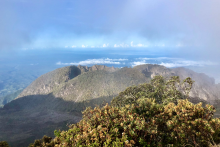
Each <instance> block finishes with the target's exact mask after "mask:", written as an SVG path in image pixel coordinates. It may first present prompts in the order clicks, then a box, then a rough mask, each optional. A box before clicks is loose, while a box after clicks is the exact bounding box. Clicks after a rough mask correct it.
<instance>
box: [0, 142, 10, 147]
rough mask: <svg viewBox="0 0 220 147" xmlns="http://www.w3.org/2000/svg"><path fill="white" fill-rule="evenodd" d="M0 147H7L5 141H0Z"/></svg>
mask: <svg viewBox="0 0 220 147" xmlns="http://www.w3.org/2000/svg"><path fill="white" fill-rule="evenodd" d="M0 147H9V145H8V143H7V142H6V141H0Z"/></svg>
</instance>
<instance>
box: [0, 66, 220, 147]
mask: <svg viewBox="0 0 220 147" xmlns="http://www.w3.org/2000/svg"><path fill="white" fill-rule="evenodd" d="M156 75H162V76H164V77H165V78H166V79H168V78H169V77H171V76H180V79H181V80H182V79H184V78H186V77H192V80H195V83H194V87H193V88H192V92H191V93H190V96H191V101H192V102H194V103H198V102H200V101H204V100H205V98H206V100H207V102H210V103H211V102H212V103H213V102H214V100H215V99H216V98H218V97H219V91H220V90H219V89H220V86H219V85H216V84H214V83H213V79H212V78H210V77H208V76H206V75H204V74H199V73H196V72H193V71H192V70H188V69H185V68H176V69H169V68H166V67H164V66H161V65H153V64H145V65H139V66H135V67H133V68H128V67H124V68H114V67H107V66H104V65H94V66H92V67H86V66H80V65H79V66H67V67H63V68H59V69H56V70H54V71H51V72H49V73H47V74H44V75H42V76H41V77H39V78H38V79H36V80H35V81H34V82H32V83H31V84H30V85H29V86H28V87H27V88H26V89H24V90H23V91H22V92H21V93H20V95H19V96H18V97H17V98H16V99H15V100H13V101H11V102H9V103H7V104H6V105H5V106H4V107H3V108H1V109H0V122H4V123H3V124H2V125H1V126H0V132H5V133H4V134H0V140H6V141H8V142H9V143H10V144H11V145H12V146H16V145H19V146H24V145H25V146H27V144H28V143H31V142H33V139H37V138H42V136H43V135H48V136H53V130H55V129H59V128H60V129H61V128H62V129H64V130H65V127H66V123H69V122H70V123H77V121H79V120H80V119H81V118H82V114H81V112H82V111H83V110H85V108H86V107H89V106H91V107H92V108H94V107H96V106H97V105H99V106H101V105H102V104H103V102H104V104H106V103H110V102H111V100H112V98H113V97H115V96H117V95H118V94H119V93H120V92H121V91H124V90H125V89H126V88H127V87H130V86H133V85H139V84H142V83H148V82H150V80H151V79H152V78H153V77H154V76H156ZM204 97H205V98H204ZM50 124H51V125H50ZM12 128H13V129H15V130H16V131H15V132H14V133H13V132H12V131H11V129H12ZM39 129H40V130H41V131H38V130H39ZM66 129H67V128H66ZM50 131H52V132H50ZM17 134H20V136H19V137H18V136H17ZM10 135H11V137H8V136H10Z"/></svg>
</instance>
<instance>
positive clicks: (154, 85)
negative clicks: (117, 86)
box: [111, 76, 194, 107]
mask: <svg viewBox="0 0 220 147" xmlns="http://www.w3.org/2000/svg"><path fill="white" fill-rule="evenodd" d="M193 82H194V81H192V79H191V78H189V77H188V78H186V79H185V80H183V81H182V82H180V79H179V77H178V76H173V77H171V78H170V79H169V80H167V81H165V79H164V78H163V77H162V76H155V77H154V78H153V79H152V80H151V82H150V83H145V84H140V85H138V86H133V87H128V88H127V89H126V90H125V91H123V92H120V93H119V95H118V96H117V97H115V98H113V100H112V101H111V105H112V106H115V107H123V106H125V105H127V104H135V105H137V100H138V99H141V98H154V99H155V100H156V102H157V103H159V104H163V105H166V104H168V103H169V102H173V103H175V104H177V100H178V99H186V98H188V97H189V92H190V90H191V88H192V84H193Z"/></svg>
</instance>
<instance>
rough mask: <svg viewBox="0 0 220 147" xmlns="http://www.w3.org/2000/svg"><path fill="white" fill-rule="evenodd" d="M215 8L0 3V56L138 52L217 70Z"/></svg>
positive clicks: (159, 2)
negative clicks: (64, 51) (56, 51)
mask: <svg viewBox="0 0 220 147" xmlns="http://www.w3.org/2000/svg"><path fill="white" fill-rule="evenodd" d="M219 5H220V1H219V0H209V1H207V0H193V1H192V0H184V1H178V0H166V1H165V0H108V1H107V0H7V1H6V0H1V1H0V21H1V23H0V32H1V33H0V54H3V53H4V52H11V53H16V54H17V53H22V52H23V51H24V50H38V51H39V52H42V51H44V50H54V49H69V50H75V51H77V50H78V51H92V50H102V51H105V50H108V51H109V50H114V51H118V52H124V53H126V52H127V51H129V50H133V53H135V51H136V50H139V51H140V50H142V51H148V52H155V53H166V54H167V53H169V54H172V55H173V56H175V57H181V58H191V59H193V60H200V61H201V62H205V63H206V64H208V65H209V63H214V64H215V65H216V64H219V63H220V58H219V55H220V41H219V38H220V27H219V26H220V9H219ZM0 60H1V59H0ZM87 60H92V58H91V59H87ZM85 61H86V60H85ZM73 62H74V61H73ZM82 62H83V61H82ZM193 62H196V61H193ZM142 63H143V62H142ZM60 64H61V63H60ZM137 64H138V63H137ZM175 64H178V62H176V63H175ZM164 65H166V63H164ZM169 66H171V65H170V64H169ZM169 66H167V67H169ZM219 69H220V68H219ZM212 70H215V72H217V73H219V72H220V70H218V68H217V69H216V67H215V69H212Z"/></svg>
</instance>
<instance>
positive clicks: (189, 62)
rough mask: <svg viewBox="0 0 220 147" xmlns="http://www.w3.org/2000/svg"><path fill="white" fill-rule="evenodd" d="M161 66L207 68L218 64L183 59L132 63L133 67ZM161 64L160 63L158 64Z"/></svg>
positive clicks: (156, 59) (159, 58)
mask: <svg viewBox="0 0 220 147" xmlns="http://www.w3.org/2000/svg"><path fill="white" fill-rule="evenodd" d="M149 62H150V63H151V64H159V65H163V66H165V67H168V68H173V67H185V66H206V65H217V63H214V62H210V61H192V60H184V59H181V58H170V57H157V58H136V61H135V62H131V65H132V66H136V65H141V64H148V63H149ZM158 62H159V63H158Z"/></svg>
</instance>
